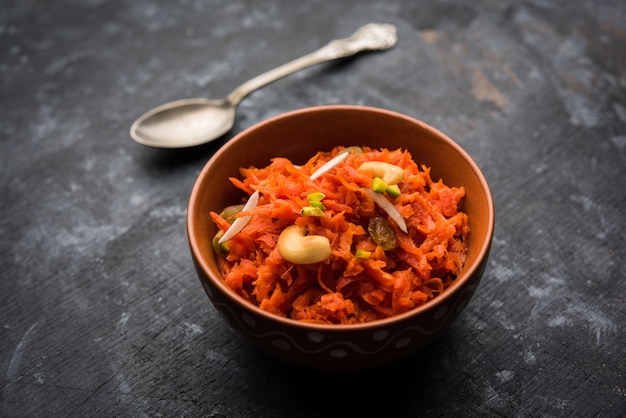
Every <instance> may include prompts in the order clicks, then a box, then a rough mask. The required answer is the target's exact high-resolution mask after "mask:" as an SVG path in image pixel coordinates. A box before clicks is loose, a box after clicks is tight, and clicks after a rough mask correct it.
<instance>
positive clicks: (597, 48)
mask: <svg viewBox="0 0 626 418" xmlns="http://www.w3.org/2000/svg"><path fill="white" fill-rule="evenodd" d="M370 21H380V22H388V23H393V24H395V25H396V26H397V27H398V32H399V37H400V43H399V45H398V47H397V48H395V49H394V50H392V51H387V52H382V53H368V54H364V55H361V56H359V57H357V58H354V59H349V60H346V61H342V62H337V63H331V64H325V65H320V66H317V67H313V68H311V69H308V70H304V71H302V72H299V73H297V74H295V75H292V76H290V77H288V78H285V79H283V80H281V81H279V82H277V83H274V84H272V85H270V86H267V87H265V88H263V89H262V90H259V91H257V92H255V93H253V94H252V95H251V96H249V97H248V98H246V99H245V100H244V101H243V102H242V105H241V107H240V109H239V112H238V116H237V123H236V125H235V127H234V129H233V130H232V131H231V132H230V133H229V134H227V135H226V136H225V137H224V138H222V139H221V140H220V141H217V142H214V143H213V144H211V145H208V146H203V147H199V148H195V149H191V150H184V151H163V150H154V149H149V148H145V147H142V146H140V145H137V144H135V143H134V142H132V141H131V140H130V138H129V135H128V129H129V127H130V125H131V123H132V121H133V120H134V119H135V118H136V117H137V116H139V115H140V114H141V113H142V112H143V111H145V110H147V109H149V108H151V107H153V106H156V105H158V104H161V103H163V102H166V101H169V100H173V99H179V98H184V97H193V96H208V97H216V98H218V97H222V96H224V95H226V94H227V93H228V92H229V91H230V90H231V89H233V88H234V87H235V86H237V85H239V84H240V83H242V82H243V81H246V80H247V79H249V78H251V77H252V76H254V75H256V74H258V73H260V72H262V71H264V70H267V69H270V68H272V67H274V66H276V65H279V64H282V63H284V62H287V61H288V60H290V59H292V58H295V57H298V56H300V55H303V54H305V53H308V52H310V51H312V50H314V49H316V48H318V47H319V46H321V45H323V44H325V43H326V42H327V41H329V40H331V39H334V38H338V37H345V36H348V35H350V34H351V33H352V32H353V31H354V30H355V29H356V28H357V27H358V26H360V25H361V24H364V23H367V22H370ZM333 103H350V104H363V105H370V106H377V107H384V108H388V109H391V110H396V111H399V112H402V113H405V114H408V115H410V116H414V117H417V118H419V119H422V120H424V121H425V122H427V123H429V124H431V125H433V126H435V127H437V128H439V129H441V130H442V131H444V132H446V133H447V134H449V135H450V136H452V137H453V138H454V139H455V140H457V142H459V143H460V144H461V145H462V146H463V147H464V148H465V149H466V150H467V151H468V152H469V153H470V154H471V155H472V156H473V157H474V158H475V160H476V161H477V162H478V164H479V165H480V166H481V168H482V169H483V171H484V173H485V175H486V177H487V179H488V180H489V182H490V185H491V187H492V192H493V195H494V199H495V203H496V213H497V224H496V231H495V239H494V242H493V249H492V254H491V259H490V262H489V265H488V268H487V271H486V274H485V277H484V279H483V282H482V283H481V286H480V288H479V290H478V292H477V295H476V296H475V298H474V299H473V300H472V302H471V303H470V305H469V306H468V307H467V309H466V310H465V312H464V313H463V315H462V316H461V318H460V319H459V320H458V322H457V323H456V324H455V325H454V326H453V328H452V329H451V330H450V331H449V332H448V333H447V334H446V335H445V336H444V337H443V338H441V339H440V340H439V341H437V342H436V343H435V344H434V345H433V346H431V347H429V348H428V349H426V350H425V351H423V352H421V353H419V354H418V355H416V356H414V357H413V358H410V359H409V360H407V361H403V362H402V363H399V364H396V365H394V366H392V367H388V368H385V369H381V370H376V371H370V372H366V373H357V374H346V375H340V376H328V375H324V374H316V373H312V372H303V371H300V370H296V369H293V368H290V367H288V366H285V365H283V364H281V363H278V362H276V361H273V360H270V359H268V358H266V357H265V356H264V355H262V354H260V353H259V352H257V351H256V350H255V349H254V348H252V347H250V346H249V345H247V343H245V342H244V341H243V340H242V339H240V338H239V337H237V336H236V335H234V333H233V332H232V331H231V330H230V329H229V328H228V326H227V325H226V324H225V323H224V322H223V321H222V320H221V318H220V317H219V316H218V315H217V313H216V311H215V310H214V309H213V308H212V307H211V305H210V304H209V302H208V298H207V297H206V296H205V295H204V293H203V290H202V287H201V286H200V283H199V281H198V279H197V278H196V276H195V273H194V271H193V267H192V264H191V259H190V255H189V251H188V248H187V242H186V235H185V213H186V203H187V199H188V196H189V192H190V190H191V187H192V184H193V181H194V179H195V176H196V174H197V173H198V172H199V170H200V169H201V168H202V166H203V164H204V163H205V161H206V160H207V159H208V158H209V157H210V155H211V154H212V153H213V152H214V151H215V150H216V149H217V147H219V146H220V145H221V144H222V143H224V141H226V140H228V138H230V137H232V136H233V135H234V134H236V133H237V132H239V131H241V130H242V129H244V128H246V127H248V126H250V125H252V124H254V123H256V122H258V121H261V120H263V119H265V118H267V117H270V116H273V115H276V114H278V113H281V112H284V111H289V110H292V109H295V108H301V107H306V106H312V105H320V104H333ZM0 112H1V113H0V138H1V141H2V154H1V155H2V157H1V159H2V167H1V168H0V176H1V177H0V179H1V182H0V185H1V187H2V200H1V203H0V215H1V216H0V235H1V237H2V238H1V241H0V263H1V264H0V266H1V274H2V278H1V282H0V292H1V293H0V321H1V328H0V416H24V417H26V416H28V417H38V416H41V417H44V416H45V417H49V416H71V417H84V416H122V417H139V416H235V417H242V416H243V417H253V416H254V417H256V416H271V417H274V416H277V417H280V416H285V417H288V416H289V417H292V416H302V417H307V416H311V417H314V416H320V417H321V416H329V415H332V412H336V413H338V414H339V413H344V414H345V413H348V412H350V413H352V414H354V413H356V412H364V413H368V415H369V414H373V415H381V416H382V415H386V416H417V415H425V416H548V417H550V416H554V417H559V416H567V417H570V416H620V415H621V416H624V414H625V412H626V376H625V373H626V372H625V364H626V337H625V334H626V333H625V326H624V323H625V321H626V314H625V301H624V297H625V295H626V291H625V290H624V283H623V280H624V276H625V275H624V271H625V267H626V261H625V257H626V245H625V241H626V239H625V238H626V237H625V232H624V231H625V227H626V222H625V218H624V208H626V189H625V182H624V178H625V176H626V6H625V5H624V2H623V1H618V0H613V1H604V2H592V1H588V2H582V1H581V2H578V1H577V2H573V1H548V0H534V1H520V2H517V1H512V0H505V1H491V0H478V1H473V2H466V1H462V0H456V1H437V2H435V1H420V2H417V1H410V0H403V1H402V0H388V1H385V2H380V1H358V2H357V1H335V2H331V1H302V2H295V1H294V2H292V1H288V0H274V1H254V2H253V1H191V0H188V1H183V0H181V1H172V2H149V1H132V2H131V1H124V2H122V1H116V2H113V1H111V2H106V1H97V0H92V1H82V2H79V1H56V2H35V1H17V0H13V1H4V2H2V4H1V5H0ZM335 402H339V405H340V406H339V407H336V406H331V405H333V404H334V403H335Z"/></svg>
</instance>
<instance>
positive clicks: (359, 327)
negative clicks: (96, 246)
mask: <svg viewBox="0 0 626 418" xmlns="http://www.w3.org/2000/svg"><path fill="white" fill-rule="evenodd" d="M319 111H363V112H373V113H378V114H386V115H388V116H391V117H394V118H401V119H404V120H407V121H409V122H411V123H416V124H418V125H420V126H421V127H422V128H423V129H424V130H427V131H429V132H431V133H432V134H434V135H436V136H439V137H441V138H442V139H444V140H445V141H446V142H448V143H449V145H451V146H452V147H453V148H455V149H456V150H457V151H458V152H459V153H460V154H462V155H463V156H464V157H465V159H466V160H467V161H468V162H469V163H470V165H471V166H472V169H473V170H474V172H475V174H476V175H477V177H478V179H479V181H480V183H481V185H482V187H483V188H484V190H485V197H486V199H487V209H488V211H489V213H488V219H489V223H488V225H487V234H486V239H485V240H484V242H483V244H482V246H481V249H480V251H479V252H478V255H477V257H476V262H475V263H474V265H472V266H470V267H469V269H468V270H465V269H464V270H463V272H462V274H461V277H460V278H459V277H457V279H455V281H454V282H453V283H452V285H450V287H448V288H447V289H446V290H445V291H444V292H443V293H442V294H441V295H439V296H437V297H436V298H434V299H433V300H431V301H429V302H427V303H425V304H424V305H422V306H419V307H417V308H415V309H412V310H410V311H407V312H404V313H402V314H399V315H395V316H392V317H389V318H384V319H380V320H376V321H371V322H366V323H360V324H346V325H332V324H317V323H308V322H301V321H296V320H293V319H290V318H283V317H281V316H278V315H275V314H272V313H270V312H267V311H264V310H262V309H261V308H259V307H257V306H255V305H253V304H252V303H250V302H248V301H246V300H245V299H243V298H242V297H241V296H240V295H238V294H237V293H236V292H235V291H234V290H232V289H231V288H230V287H229V286H228V285H226V283H225V282H224V281H223V280H220V279H216V278H214V277H213V276H212V275H211V273H210V271H211V270H210V268H209V266H208V265H207V263H206V261H205V259H204V258H203V257H202V255H201V251H200V246H199V244H198V241H197V238H196V237H195V235H194V233H193V231H194V229H193V225H194V222H195V221H194V219H193V215H194V212H195V210H194V209H195V207H194V203H195V202H196V201H197V199H196V197H197V195H198V194H199V193H200V186H201V183H202V182H201V179H202V178H203V177H204V176H205V174H206V172H207V171H209V170H210V167H211V165H212V164H213V163H214V162H215V161H216V160H218V159H219V158H220V156H221V154H223V153H224V152H226V151H227V150H228V148H230V146H232V144H233V143H235V142H236V141H237V140H238V139H239V138H240V137H242V136H244V135H246V134H247V133H248V132H249V131H251V130H254V129H258V128H260V127H262V126H264V125H267V124H271V123H274V122H276V121H279V120H281V119H285V118H291V117H294V116H298V115H301V114H306V113H311V112H319ZM186 226H187V238H188V242H189V246H190V249H191V252H192V257H193V260H194V262H195V263H196V264H197V265H198V267H199V268H201V269H202V272H203V274H204V276H206V277H207V278H208V279H209V280H210V281H211V282H212V283H213V285H214V286H216V287H218V288H219V289H220V290H221V291H222V293H223V294H225V295H226V297H227V298H228V299H230V300H231V301H232V302H234V303H235V304H237V305H238V306H240V307H241V308H242V309H243V310H244V311H247V312H248V313H251V314H253V315H258V316H261V317H264V318H265V319H267V320H268V321H275V322H280V323H282V324H284V325H285V326H288V327H295V328H301V329H302V330H304V331H311V332H328V333H336V332H343V333H345V332H346V331H368V330H371V329H378V328H382V327H385V326H392V325H395V324H397V323H399V322H404V321H405V320H407V319H409V318H410V317H413V316H419V315H420V314H422V313H424V312H427V311H429V310H431V309H435V308H436V307H437V306H438V305H441V304H443V303H445V302H446V301H447V299H449V298H451V297H452V295H453V294H454V290H455V289H456V288H458V287H461V286H463V284H464V283H465V282H466V281H468V280H470V279H471V277H472V276H473V275H474V274H476V273H477V271H478V269H479V268H480V267H481V265H482V264H483V263H485V262H486V261H487V258H488V255H489V251H490V247H491V242H492V239H493V233H494V227H495V209H494V203H493V197H492V194H491V189H490V188H489V184H488V183H487V180H486V179H485V176H484V174H483V172H482V171H481V169H480V168H479V167H478V164H476V162H475V161H474V159H473V158H472V157H471V156H470V155H469V154H468V153H467V152H466V151H465V150H464V149H463V148H462V147H461V146H460V145H459V144H457V143H456V142H455V141H454V140H453V139H452V138H450V137H449V136H447V135H446V134H444V133H443V132H441V131H439V130H438V129H436V128H434V127H432V126H430V125H428V124H427V123H425V122H423V121H421V120H418V119H416V118H413V117H411V116H408V115H405V114H402V113H399V112H396V111H393V110H388V109H382V108H377V107H370V106H361V105H341V104H340V105H321V106H313V107H305V108H301V109H296V110H292V111H289V112H285V113H281V114H279V115H276V116H273V117H270V118H268V119H265V120H263V121H261V122H259V123H257V124H255V125H252V126H250V127H249V128H247V129H245V130H243V131H242V132H240V133H239V134H237V135H235V136H234V137H233V138H232V139H230V140H229V141H227V142H226V143H225V144H224V145H222V146H221V147H220V148H219V149H218V150H217V151H216V152H215V153H214V154H213V156H212V157H211V158H210V159H209V160H208V162H207V163H206V164H205V166H204V167H203V168H202V170H201V172H200V173H199V175H198V177H197V179H196V181H195V183H194V185H193V188H192V191H191V194H190V197H189V203H188V209H187V225H186Z"/></svg>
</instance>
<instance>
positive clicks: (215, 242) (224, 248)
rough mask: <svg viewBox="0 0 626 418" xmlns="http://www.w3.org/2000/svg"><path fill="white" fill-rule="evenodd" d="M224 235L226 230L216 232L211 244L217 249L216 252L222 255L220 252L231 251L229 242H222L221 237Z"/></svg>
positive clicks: (226, 252) (214, 249)
mask: <svg viewBox="0 0 626 418" xmlns="http://www.w3.org/2000/svg"><path fill="white" fill-rule="evenodd" d="M223 236H224V231H222V230H221V229H220V230H219V231H217V234H215V236H214V237H213V240H212V241H211V245H212V246H213V251H215V253H216V254H218V255H220V254H228V252H229V251H230V248H229V247H228V244H227V243H226V242H222V243H220V242H219V241H220V238H222V237H223Z"/></svg>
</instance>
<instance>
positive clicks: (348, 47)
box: [226, 23, 398, 106]
mask: <svg viewBox="0 0 626 418" xmlns="http://www.w3.org/2000/svg"><path fill="white" fill-rule="evenodd" d="M397 42H398V37H397V33H396V27H395V26H393V25H390V24H386V23H368V24H367V25H364V26H361V27H360V28H359V29H358V30H357V31H356V32H354V34H352V36H350V37H349V38H345V39H336V40H334V41H330V42H329V43H328V44H326V45H325V46H323V47H321V48H320V49H318V50H317V51H314V52H311V53H310V54H307V55H305V56H303V57H300V58H296V59H295V60H293V61H290V62H288V63H287V64H283V65H281V66H280V67H277V68H274V69H273V70H270V71H268V72H266V73H263V74H261V75H258V76H256V77H254V78H253V79H251V80H248V81H246V82H245V83H244V84H242V85H241V86H239V87H237V88H236V89H235V90H233V92H232V93H230V94H229V95H228V97H226V100H227V101H229V102H230V103H232V104H233V105H235V106H236V105H238V104H239V102H240V101H241V100H242V99H243V98H244V97H246V96H247V95H248V94H250V93H252V92H253V91H254V90H256V89H258V88H260V87H263V86H265V85H267V84H269V83H271V82H274V81H276V80H278V79H280V78H283V77H285V76H287V75H289V74H292V73H295V72H296V71H300V70H302V69H304V68H306V67H310V66H312V65H315V64H319V63H321V62H325V61H332V60H335V59H339V58H345V57H349V56H352V55H355V54H357V53H358V52H361V51H376V50H385V49H389V48H391V47H393V46H395V45H396V43H397Z"/></svg>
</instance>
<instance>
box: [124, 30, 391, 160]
mask: <svg viewBox="0 0 626 418" xmlns="http://www.w3.org/2000/svg"><path fill="white" fill-rule="evenodd" d="M397 40H398V39H397V34H396V28H395V26H393V25H389V24H380V23H369V24H367V25H365V26H362V27H361V28H359V29H358V30H357V31H356V32H355V33H354V34H353V35H352V36H350V37H349V38H345V39H338V40H334V41H331V42H329V43H328V44H327V45H325V46H323V47H322V48H320V49H318V50H317V51H314V52H312V53H310V54H307V55H305V56H303V57H301V58H297V59H295V60H293V61H291V62H288V63H287V64H284V65H281V66H280V67H278V68H275V69H273V70H270V71H268V72H266V73H264V74H261V75H259V76H257V77H255V78H253V79H251V80H249V81H247V82H246V83H244V84H242V85H241V86H239V87H237V88H236V89H235V90H233V92H232V93H230V94H229V95H228V96H227V97H226V98H224V99H221V100H208V99H202V98H196V99H185V100H177V101H174V102H171V103H166V104H164V105H161V106H159V107H156V108H154V109H152V110H150V111H148V112H146V113H145V114H143V115H142V116H141V117H140V118H139V119H137V120H136V121H135V122H134V123H133V125H132V126H131V128H130V136H131V137H132V138H133V139H134V140H135V141H137V142H138V143H140V144H143V145H147V146H151V147H157V148H185V147H191V146H195V145H200V144H204V143H206V142H210V141H212V140H214V139H216V138H219V137H220V136H222V135H224V134H225V133H226V132H228V131H229V130H230V129H231V128H232V126H233V123H234V121H235V113H236V111H237V105H239V102H241V100H242V99H243V98H244V97H246V96H247V95H248V94H250V93H252V92H253V91H254V90H256V89H258V88H260V87H263V86H265V85H266V84H269V83H271V82H273V81H276V80H278V79H279V78H282V77H285V76H287V75H289V74H291V73H294V72H296V71H299V70H301V69H303V68H306V67H309V66H311V65H314V64H319V63H321V62H325V61H331V60H334V59H338V58H344V57H349V56H351V55H354V54H356V53H358V52H361V51H366V50H370V51H374V50H384V49H389V48H391V47H393V46H394V45H395V44H396V43H397Z"/></svg>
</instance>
